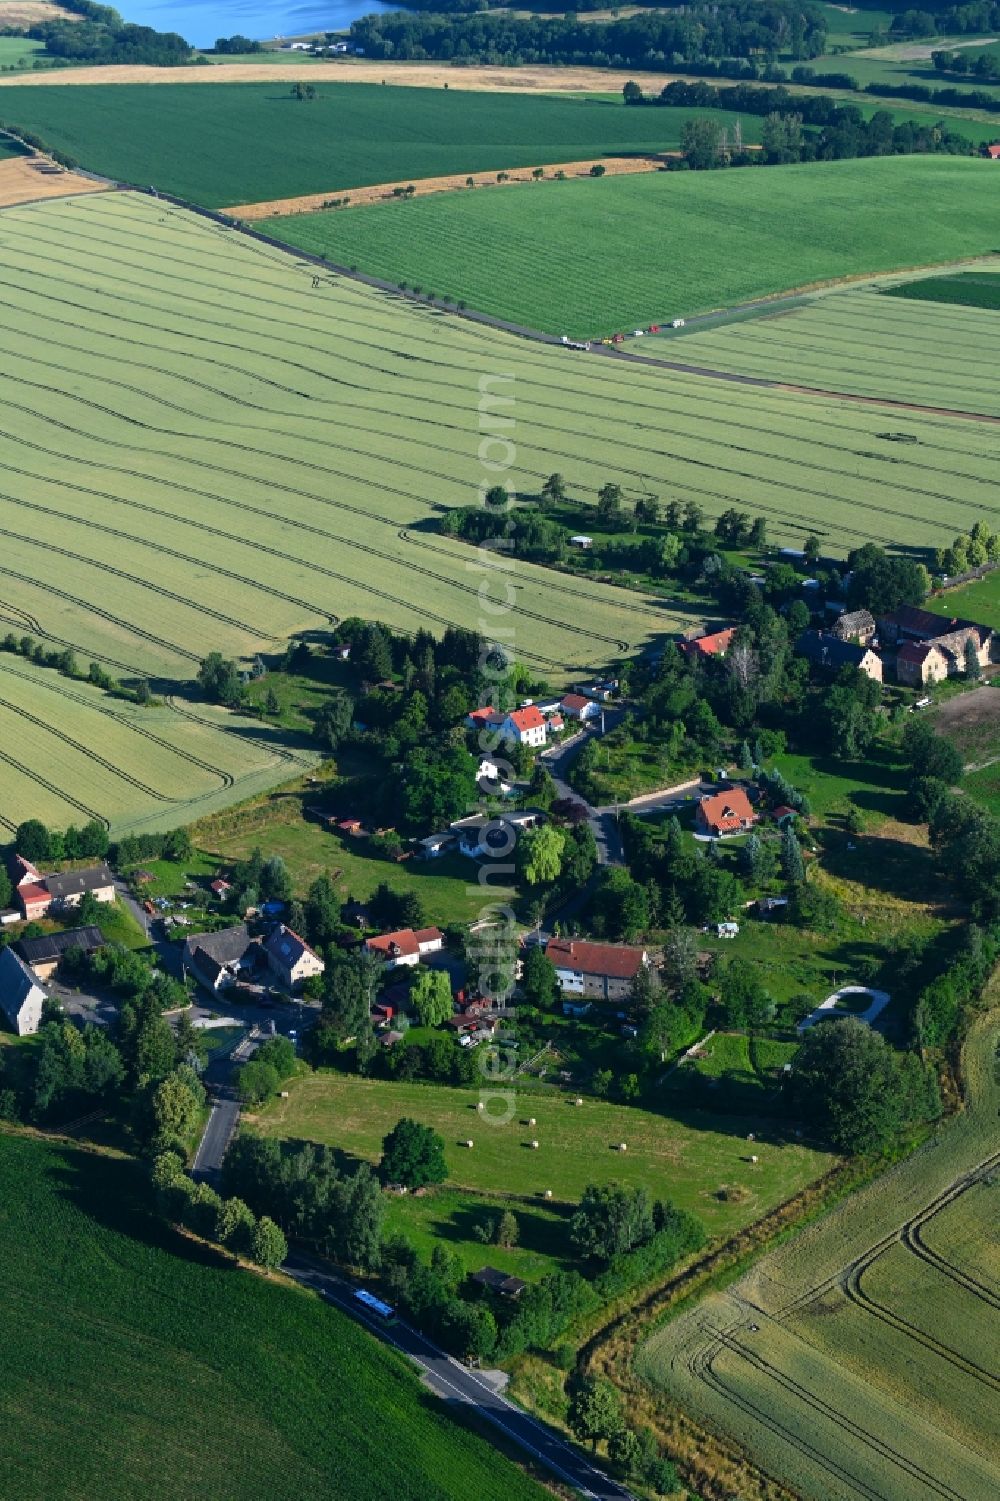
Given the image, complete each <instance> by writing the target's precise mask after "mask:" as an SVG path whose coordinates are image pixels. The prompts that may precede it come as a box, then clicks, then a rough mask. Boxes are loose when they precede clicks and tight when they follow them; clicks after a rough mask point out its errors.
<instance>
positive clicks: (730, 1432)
mask: <svg viewBox="0 0 1000 1501" xmlns="http://www.w3.org/2000/svg"><path fill="white" fill-rule="evenodd" d="M997 1000H1000V992H998V991H997V988H996V986H994V1002H996V1001H997ZM998 1017H1000V1013H998V1012H997V1011H996V1010H994V1011H993V1012H992V1013H991V1014H989V1015H987V1016H981V1017H980V1018H979V1019H978V1020H977V1021H976V1023H975V1024H974V1026H973V1028H972V1030H971V1032H970V1035H969V1039H968V1041H967V1044H966V1053H965V1075H966V1079H967V1082H968V1096H967V1103H966V1108H965V1109H964V1110H963V1111H962V1112H961V1113H959V1114H958V1115H957V1116H956V1117H954V1118H953V1119H952V1120H950V1121H949V1122H948V1123H947V1124H946V1125H945V1126H944V1127H942V1128H941V1129H940V1130H939V1131H938V1132H937V1133H936V1135H935V1138H934V1140H933V1141H931V1142H928V1144H927V1145H926V1147H924V1148H923V1149H922V1150H921V1151H919V1152H917V1153H916V1154H915V1155H914V1156H913V1157H911V1158H909V1159H908V1160H906V1161H905V1162H903V1163H902V1164H901V1165H900V1166H899V1167H897V1168H895V1169H894V1170H893V1171H892V1172H890V1173H888V1174H886V1175H884V1176H882V1177H881V1178H879V1179H878V1180H877V1181H875V1182H874V1183H873V1184H871V1185H870V1186H869V1187H867V1188H865V1189H863V1190H861V1191H860V1192H858V1193H854V1194H852V1195H851V1196H850V1197H849V1198H847V1199H846V1200H844V1201H843V1202H842V1203H841V1204H840V1205H839V1206H838V1207H837V1208H836V1209H835V1210H833V1212H832V1213H830V1214H828V1215H825V1216H824V1217H823V1218H822V1219H820V1220H818V1221H816V1222H814V1223H813V1224H811V1225H810V1226H808V1227H807V1228H806V1229H805V1230H804V1231H802V1232H800V1233H799V1234H798V1235H797V1236H795V1237H794V1238H793V1239H792V1240H790V1241H788V1242H786V1243H785V1244H784V1245H781V1246H779V1247H778V1248H777V1249H776V1250H775V1251H773V1252H772V1253H771V1254H770V1255H768V1256H766V1257H764V1258H763V1259H762V1260H761V1261H759V1262H758V1263H757V1264H756V1265H755V1266H754V1267H753V1268H752V1269H751V1270H750V1271H749V1272H748V1273H747V1274H746V1275H745V1277H744V1278H743V1279H742V1280H741V1281H740V1282H737V1283H735V1284H734V1285H733V1286H732V1287H731V1288H730V1289H728V1290H727V1291H726V1292H722V1293H712V1294H710V1295H709V1297H708V1298H707V1299H705V1300H703V1301H701V1302H700V1303H696V1304H695V1305H694V1306H692V1307H691V1308H690V1309H689V1310H688V1311H686V1312H684V1313H682V1314H681V1315H680V1317H679V1318H676V1319H674V1320H672V1321H671V1322H668V1323H666V1324H664V1325H662V1326H661V1327H660V1329H658V1330H657V1331H656V1332H655V1333H654V1334H653V1335H652V1337H651V1338H650V1339H649V1340H648V1341H647V1343H646V1344H645V1345H644V1346H643V1347H642V1348H641V1349H640V1351H639V1352H638V1358H637V1362H636V1367H637V1370H638V1372H639V1374H640V1375H641V1376H642V1377H643V1378H644V1379H645V1380H646V1381H647V1382H648V1383H650V1384H651V1385H652V1386H653V1387H654V1388H663V1389H665V1390H666V1391H667V1393H668V1394H669V1396H670V1397H671V1399H672V1400H673V1401H674V1402H679V1403H680V1404H681V1406H682V1408H683V1410H684V1411H685V1412H686V1413H688V1414H690V1415H691V1416H692V1417H694V1418H695V1419H696V1420H699V1421H704V1422H706V1423H707V1424H709V1425H710V1426H711V1428H712V1429H713V1430H715V1431H716V1432H721V1433H723V1434H724V1435H725V1436H726V1437H727V1438H728V1439H729V1440H730V1441H732V1442H733V1443H734V1444H735V1445H737V1446H738V1447H739V1448H740V1449H742V1450H743V1451H744V1452H746V1453H747V1455H748V1456H749V1458H750V1459H751V1460H753V1461H755V1462H757V1463H759V1464H760V1465H761V1466H762V1467H763V1468H764V1469H765V1470H766V1471H767V1472H768V1474H770V1475H771V1476H773V1477H774V1478H775V1479H777V1480H781V1481H783V1482H785V1483H786V1484H787V1485H788V1486H790V1487H791V1488H792V1489H794V1491H795V1493H796V1494H798V1495H801V1496H803V1497H804V1498H806V1501H856V1498H857V1497H858V1496H859V1495H861V1496H873V1497H874V1496H884V1497H889V1496H891V1497H892V1498H893V1501H927V1498H928V1497H930V1496H937V1497H949V1498H951V1501H959V1498H961V1501H991V1498H992V1497H994V1496H995V1495H996V1494H997V1490H998V1487H1000V1463H998V1459H997V1455H998V1452H1000V1421H998V1407H997V1403H996V1397H995V1388H996V1378H995V1375H994V1374H993V1373H994V1372H995V1371H996V1370H997V1363H998V1355H1000V1319H998V1313H997V1297H996V1292H995V1288H996V1276H997V1271H998V1270H1000V1268H998V1265H997V1258H996V1252H995V1235H994V1233H993V1232H994V1227H995V1224H996V1216H997V1203H996V1200H997V1194H998V1192H1000V1190H998V1188H997V1185H996V1178H995V1177H993V1176H991V1175H990V1174H989V1173H988V1172H986V1171H984V1168H985V1167H986V1161H985V1160H984V1159H987V1160H989V1161H992V1160H993V1158H992V1156H991V1154H995V1148H996V1117H997V1107H998V1105H1000V1076H998V1075H997V1073H996V1071H995V1053H996V1046H997V1040H998V1031H997V1026H998ZM967 1175H968V1176H967Z"/></svg>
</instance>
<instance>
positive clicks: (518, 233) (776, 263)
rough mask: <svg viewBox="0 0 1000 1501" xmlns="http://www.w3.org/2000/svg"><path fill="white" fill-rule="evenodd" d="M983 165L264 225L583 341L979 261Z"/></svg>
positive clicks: (518, 194) (733, 180)
mask: <svg viewBox="0 0 1000 1501" xmlns="http://www.w3.org/2000/svg"><path fill="white" fill-rule="evenodd" d="M636 113H639V114H643V113H647V112H646V111H642V110H640V111H636ZM648 113H650V114H657V113H658V111H656V110H650V111H648ZM994 165H995V164H993V163H990V162H986V161H979V160H975V159H967V158H964V157H927V156H905V157H884V158H879V159H876V160H863V161H843V162H818V163H812V164H806V165H798V166H791V167H768V168H767V169H766V171H767V174H768V175H767V177H766V179H762V178H761V177H760V176H759V175H758V173H757V172H756V171H729V172H685V173H677V174H674V173H647V174H644V175H641V176H632V177H616V178H603V179H600V180H595V181H590V180H587V181H567V182H550V183H548V184H541V185H539V184H530V183H529V184H523V185H515V186H513V187H509V188H505V189H504V190H503V192H502V193H499V192H481V191H476V192H467V193H440V194H433V195H430V196H428V197H425V198H417V199H414V200H413V201H412V202H409V203H402V204H400V203H387V204H375V205H372V206H369V207H362V208H347V209H338V210H329V211H327V212H325V213H319V214H308V215H296V216H294V217H291V218H284V219H272V220H269V221H268V226H267V227H268V232H269V233H273V234H277V235H279V236H280V237H283V238H285V239H288V240H289V241H291V242H292V243H293V244H296V245H301V246H303V247H304V248H305V249H307V250H311V251H313V252H316V253H325V254H328V255H329V256H330V258H331V260H334V261H339V262H340V263H341V264H342V265H353V264H355V263H356V264H357V265H359V266H360V267H361V268H362V270H365V271H370V272H373V273H374V274H376V275H378V276H385V277H388V278H389V279H390V280H392V281H401V280H406V281H409V282H410V283H414V282H420V283H422V284H423V285H424V286H425V287H436V288H437V289H438V290H439V291H447V292H450V293H451V295H452V296H454V297H462V298H464V299H465V300H466V301H467V302H468V303H469V305H470V306H471V307H478V308H482V309H483V310H485V311H486V312H490V313H495V314H496V315H497V316H498V317H501V318H507V319H511V320H513V321H515V322H518V323H526V324H529V325H531V326H532V327H534V328H542V329H545V330H547V331H548V332H549V333H556V334H562V333H569V334H572V335H575V336H577V337H581V338H583V337H587V338H589V337H591V336H594V335H599V334H600V335H604V334H610V333H614V332H615V331H616V329H631V328H632V327H633V326H634V325H636V324H638V325H639V326H642V325H643V324H645V323H649V322H661V323H662V322H664V321H667V320H668V319H671V318H674V317H684V316H690V315H691V314H692V313H699V312H704V311H707V310H710V309H712V308H717V307H723V306H727V305H729V304H732V303H736V302H741V301H744V300H746V299H748V298H753V297H765V296H768V295H769V294H771V293H774V292H781V291H784V290H786V289H787V288H790V287H797V286H803V285H807V284H809V283H812V282H818V281H827V280H836V279H837V278H839V277H844V276H857V275H864V274H867V273H869V272H877V271H892V270H894V269H896V268H903V267H908V266H914V265H920V264H922V263H924V262H930V261H944V260H948V259H956V258H958V257H960V256H967V255H977V254H988V253H989V252H991V251H994V250H996V248H997V214H996V208H995V204H994V200H993V195H992V193H991V192H990V191H989V188H991V187H992V186H993V185H994V182H995V178H994V177H991V176H990V173H991V171H992V170H993V168H994ZM761 170H765V169H761ZM915 200H916V201H919V202H920V203H921V205H922V209H921V213H920V215H919V216H917V217H915V216H914V214H913V203H914V201H915ZM484 245H489V247H490V253H489V255H488V256H484V255H483V254H482V247H483V246H484ZM581 245H585V246H586V247H587V254H586V255H585V256H583V257H580V256H579V253H578V252H579V247H580V246H581ZM737 247H738V253H737ZM571 262H572V264H573V266H574V272H573V275H572V276H567V275H566V267H567V265H568V264H570V263H571ZM779 376H780V372H779Z"/></svg>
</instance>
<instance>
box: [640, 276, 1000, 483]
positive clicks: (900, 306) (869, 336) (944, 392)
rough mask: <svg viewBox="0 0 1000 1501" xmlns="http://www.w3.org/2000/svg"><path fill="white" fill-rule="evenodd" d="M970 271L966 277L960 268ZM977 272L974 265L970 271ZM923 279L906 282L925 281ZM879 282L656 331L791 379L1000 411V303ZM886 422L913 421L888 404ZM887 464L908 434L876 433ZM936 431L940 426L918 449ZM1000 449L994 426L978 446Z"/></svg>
mask: <svg viewBox="0 0 1000 1501" xmlns="http://www.w3.org/2000/svg"><path fill="white" fill-rule="evenodd" d="M961 279H962V280H965V279H966V278H961ZM967 279H968V280H970V281H972V280H973V279H974V278H973V275H972V273H970V274H969V276H968V278H967ZM920 285H921V283H920V282H912V283H907V286H914V287H919V286H920ZM878 291H879V289H878V288H877V287H875V288H873V287H868V288H865V289H862V290H857V289H855V290H851V291H843V292H830V293H827V294H825V295H823V296H820V297H816V298H814V299H812V300H807V301H806V302H804V303H801V304H797V305H796V306H795V307H790V308H785V307H781V306H778V307H776V308H775V310H774V311H773V312H771V313H768V312H762V313H760V314H759V315H758V316H755V317H753V318H748V319H745V320H743V321H738V322H732V323H724V324H721V325H720V326H718V327H715V328H710V329H705V330H703V331H699V330H697V329H692V330H691V331H689V332H686V333H685V334H684V336H683V338H681V339H676V340H675V339H669V340H662V339H657V340H656V341H655V343H656V346H657V348H661V347H662V349H663V351H664V353H666V352H667V349H668V348H669V353H670V356H671V357H672V358H675V359H684V360H686V361H690V362H691V363H692V364H697V365H703V366H708V367H709V368H711V369H713V370H720V371H728V372H731V373H733V374H738V375H745V376H747V375H748V376H757V377H763V378H765V379H774V378H777V379H781V380H784V381H787V382H788V383H789V384H790V385H801V386H811V387H813V388H818V389H821V390H828V391H843V392H844V393H846V394H852V395H858V396H873V397H879V398H882V399H886V400H891V401H903V402H907V403H912V404H914V405H920V406H928V407H935V408H940V407H947V408H951V409H953V410H958V411H966V412H976V413H983V414H985V415H986V416H991V417H995V416H1000V394H998V392H997V385H996V381H995V379H994V371H995V370H996V366H997V362H998V360H1000V313H997V312H991V311H984V310H983V309H982V308H981V307H956V306H954V305H951V304H945V303H943V302H938V301H934V302H915V301H913V300H911V299H909V298H908V299H906V300H899V301H897V300H896V299H895V298H892V299H890V298H888V297H884V296H879V295H878ZM883 431H891V432H896V431H901V432H905V431H908V428H907V426H906V422H905V421H903V422H900V421H899V420H898V413H896V412H893V413H891V414H889V413H887V414H886V415H885V418H884V422H883ZM871 436H872V438H873V440H875V441H874V447H875V448H876V449H877V450H878V453H879V457H880V458H881V460H882V464H883V468H884V469H885V470H886V472H888V471H889V468H890V466H892V468H893V469H896V468H897V467H898V460H899V459H900V457H901V452H900V450H901V449H902V446H903V445H902V444H897V443H893V442H887V441H885V440H884V439H882V438H880V437H879V432H878V429H875V430H873V431H872V434H871ZM932 441H933V426H932V430H931V431H930V432H927V433H926V435H925V437H923V438H921V447H920V452H921V453H923V451H924V445H925V444H927V443H929V442H932ZM984 448H986V449H989V451H990V452H994V453H995V452H996V446H995V439H994V438H993V433H992V430H985V431H984V432H983V437H982V441H981V442H980V441H977V442H976V443H974V444H970V445H969V450H970V453H972V452H975V453H978V452H979V451H980V450H982V449H984Z"/></svg>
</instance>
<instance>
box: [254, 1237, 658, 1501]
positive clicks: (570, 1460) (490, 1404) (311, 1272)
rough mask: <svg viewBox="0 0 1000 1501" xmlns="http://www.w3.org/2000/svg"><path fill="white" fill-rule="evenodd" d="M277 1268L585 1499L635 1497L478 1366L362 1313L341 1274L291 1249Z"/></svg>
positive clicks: (406, 1327) (412, 1332)
mask: <svg viewBox="0 0 1000 1501" xmlns="http://www.w3.org/2000/svg"><path fill="white" fill-rule="evenodd" d="M283 1270H284V1271H285V1272H287V1273H288V1275H289V1276H290V1277H294V1278H295V1279H296V1281H297V1282H301V1283H303V1284H304V1285H305V1286H306V1287H311V1288H313V1289H314V1291H316V1292H318V1293H319V1294H320V1296H321V1297H323V1298H324V1299H325V1300H326V1301H327V1302H328V1303H334V1304H336V1306H337V1307H338V1308H339V1309H341V1310H342V1311H343V1312H344V1313H346V1314H349V1315H350V1317H351V1318H353V1319H355V1320H356V1321H357V1322H358V1323H360V1324H363V1325H364V1326H365V1328H366V1329H369V1330H370V1331H371V1332H372V1333H373V1334H374V1335H376V1336H377V1337H378V1338H379V1339H381V1340H383V1341H384V1342H385V1343H386V1344H388V1345H392V1346H393V1347H394V1348H395V1349H397V1350H400V1351H402V1353H403V1354H404V1355H407V1356H409V1358H410V1359H411V1360H412V1361H414V1362H415V1364H416V1365H417V1366H419V1368H420V1370H421V1371H422V1372H423V1374H424V1378H425V1379H426V1381H427V1384H428V1386H429V1387H430V1388H431V1390H432V1391H434V1392H435V1393H436V1394H437V1395H438V1396H439V1397H443V1398H444V1400H445V1401H446V1402H463V1403H465V1404H466V1405H467V1406H469V1407H472V1408H474V1409H475V1411H476V1412H477V1413H478V1414H479V1416H480V1417H482V1418H484V1419H486V1420H487V1421H488V1422H490V1423H493V1424H495V1425H496V1427H498V1428H501V1429H503V1431H504V1433H505V1434H506V1435H507V1438H508V1439H510V1440H512V1441H513V1442H514V1443H515V1444H517V1445H518V1447H519V1448H521V1449H523V1450H524V1451H525V1453H527V1454H529V1455H531V1457H532V1458H533V1459H535V1460H537V1461H538V1462H539V1463H540V1464H543V1465H545V1466H546V1467H547V1468H548V1469H549V1470H551V1472H552V1473H553V1474H554V1475H555V1476H557V1477H558V1478H559V1479H560V1480H563V1481H565V1482H566V1483H567V1484H569V1485H572V1486H573V1487H574V1489H575V1490H577V1491H579V1492H580V1494H581V1495H583V1496H585V1497H587V1498H588V1501H635V1497H634V1496H633V1495H632V1492H631V1491H628V1490H626V1489H625V1487H624V1486H622V1485H619V1484H618V1482H617V1481H615V1480H612V1479H611V1478H610V1477H609V1476H607V1475H605V1474H604V1473H603V1471H602V1470H599V1469H597V1468H596V1466H594V1465H592V1464H591V1463H590V1462H589V1460H588V1459H587V1458H586V1456H585V1455H583V1454H581V1453H579V1452H578V1451H577V1450H576V1449H574V1448H573V1447H572V1446H571V1445H570V1444H568V1443H567V1442H566V1441H565V1439H563V1438H562V1437H561V1436H560V1435H559V1434H558V1433H556V1432H555V1430H554V1429H551V1428H549V1427H548V1426H547V1425H546V1424H545V1423H542V1422H539V1420H538V1419H537V1418H534V1417H532V1416H530V1414H528V1413H526V1412H524V1411H522V1409H521V1408H520V1407H517V1406H516V1405H515V1404H514V1403H513V1402H510V1401H509V1400H508V1399H507V1398H506V1397H505V1396H503V1394H502V1393H501V1392H498V1391H496V1390H495V1389H494V1388H493V1387H492V1386H491V1385H490V1383H489V1382H488V1381H487V1380H486V1379H485V1377H484V1376H483V1375H482V1374H481V1373H480V1372H478V1371H471V1370H469V1369H468V1368H467V1367H466V1366H464V1365H461V1364H460V1363H459V1362H458V1361H457V1360H453V1359H452V1357H451V1356H450V1355H446V1354H445V1353H444V1351H443V1350H440V1349H439V1348H438V1347H437V1345H434V1344H432V1343H431V1342H430V1340H428V1339H425V1338H424V1336H423V1335H422V1334H420V1333H418V1331H417V1330H416V1329H411V1328H410V1326H409V1325H408V1324H404V1323H402V1322H401V1321H399V1320H396V1321H394V1322H393V1323H391V1324H383V1323H382V1322H381V1321H380V1320H379V1319H378V1318H377V1316H376V1315H373V1314H369V1313H367V1312H366V1310H365V1309H364V1308H363V1307H362V1305H361V1304H359V1303H358V1302H357V1300H356V1299H355V1298H354V1297H352V1292H353V1288H354V1284H352V1283H350V1282H348V1281H347V1280H346V1279H345V1278H342V1277H339V1276H335V1275H333V1274H331V1273H330V1272H327V1271H323V1270H320V1269H319V1268H318V1267H316V1266H315V1265H314V1264H313V1263H311V1262H310V1261H309V1260H308V1259H307V1258H305V1257H300V1256H297V1255H291V1256H289V1258H288V1260H287V1261H286V1262H285V1265H284V1268H283Z"/></svg>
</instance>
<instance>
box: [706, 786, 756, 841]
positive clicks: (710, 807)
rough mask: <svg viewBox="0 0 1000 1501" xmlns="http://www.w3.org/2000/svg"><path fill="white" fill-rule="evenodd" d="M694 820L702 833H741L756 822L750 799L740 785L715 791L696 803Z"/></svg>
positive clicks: (717, 835)
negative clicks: (727, 789) (722, 790)
mask: <svg viewBox="0 0 1000 1501" xmlns="http://www.w3.org/2000/svg"><path fill="white" fill-rule="evenodd" d="M695 821H696V822H697V825H698V828H699V830H700V832H701V833H703V834H713V835H715V837H716V838H718V837H719V835H720V834H741V833H743V832H744V830H746V829H752V828H753V826H754V824H755V823H756V822H757V814H756V813H755V812H754V810H753V807H752V805H751V803H750V799H749V797H748V796H747V794H746V792H745V791H744V790H743V788H742V787H732V788H730V790H729V791H728V792H715V793H713V794H712V795H711V796H710V797H703V798H702V800H701V802H700V803H699V804H698V808H697V812H696V814H695Z"/></svg>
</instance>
